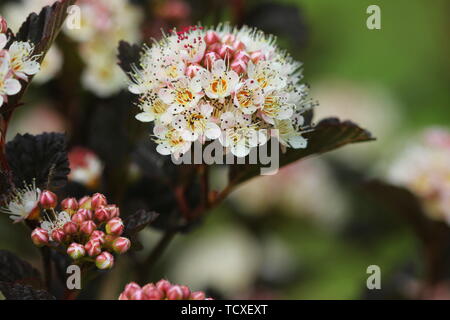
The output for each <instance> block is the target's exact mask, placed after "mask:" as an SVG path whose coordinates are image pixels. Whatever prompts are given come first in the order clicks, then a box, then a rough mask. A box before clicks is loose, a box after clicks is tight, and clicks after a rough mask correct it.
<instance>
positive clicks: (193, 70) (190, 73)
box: [186, 64, 201, 78]
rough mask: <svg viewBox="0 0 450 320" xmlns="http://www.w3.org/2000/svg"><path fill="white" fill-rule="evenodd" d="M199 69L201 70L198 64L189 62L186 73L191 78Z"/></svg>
mask: <svg viewBox="0 0 450 320" xmlns="http://www.w3.org/2000/svg"><path fill="white" fill-rule="evenodd" d="M200 70H201V67H200V66H199V65H197V64H191V65H190V66H189V67H187V68H186V75H187V76H188V77H189V78H193V77H195V75H196V74H197V73H198V72H199V71H200Z"/></svg>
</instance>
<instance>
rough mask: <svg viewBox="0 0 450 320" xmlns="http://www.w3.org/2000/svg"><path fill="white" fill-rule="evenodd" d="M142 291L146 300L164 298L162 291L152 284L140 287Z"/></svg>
mask: <svg viewBox="0 0 450 320" xmlns="http://www.w3.org/2000/svg"><path fill="white" fill-rule="evenodd" d="M142 292H144V296H145V299H147V300H162V299H163V298H164V293H163V292H162V291H161V290H159V289H158V288H156V287H155V286H154V285H153V284H147V285H145V286H144V287H143V288H142Z"/></svg>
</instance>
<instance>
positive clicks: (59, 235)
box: [52, 229, 66, 243]
mask: <svg viewBox="0 0 450 320" xmlns="http://www.w3.org/2000/svg"><path fill="white" fill-rule="evenodd" d="M65 237H66V234H65V233H64V231H63V230H62V229H56V230H53V231H52V240H53V241H56V242H59V243H61V242H63V241H64V238H65Z"/></svg>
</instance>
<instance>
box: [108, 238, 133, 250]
mask: <svg viewBox="0 0 450 320" xmlns="http://www.w3.org/2000/svg"><path fill="white" fill-rule="evenodd" d="M130 247H131V242H130V240H128V238H124V237H118V238H117V239H116V240H114V242H113V243H112V249H113V250H114V252H115V253H118V254H122V253H125V252H127V251H128V249H130Z"/></svg>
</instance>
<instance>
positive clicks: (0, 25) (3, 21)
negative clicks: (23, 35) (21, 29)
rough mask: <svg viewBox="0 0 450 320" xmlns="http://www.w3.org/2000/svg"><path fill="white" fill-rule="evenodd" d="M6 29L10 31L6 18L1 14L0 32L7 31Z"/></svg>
mask: <svg viewBox="0 0 450 320" xmlns="http://www.w3.org/2000/svg"><path fill="white" fill-rule="evenodd" d="M6 31H8V24H7V23H6V19H5V18H3V17H2V16H0V33H6Z"/></svg>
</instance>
